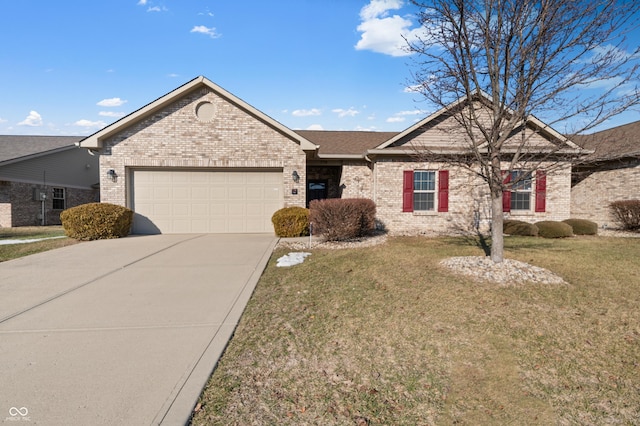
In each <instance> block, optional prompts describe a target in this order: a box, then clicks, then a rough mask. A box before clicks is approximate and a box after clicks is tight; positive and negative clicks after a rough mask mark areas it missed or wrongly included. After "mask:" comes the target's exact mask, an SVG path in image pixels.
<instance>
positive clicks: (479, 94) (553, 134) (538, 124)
mask: <svg viewBox="0 0 640 426" xmlns="http://www.w3.org/2000/svg"><path fill="white" fill-rule="evenodd" d="M472 97H473V98H477V100H478V101H480V102H482V103H483V104H491V103H492V102H493V100H492V99H491V97H490V96H489V95H488V94H487V93H485V92H483V91H481V90H478V91H476V92H474V93H473V95H472ZM466 100H467V97H466V96H463V97H461V98H460V99H458V100H456V101H454V102H451V103H450V104H449V105H447V106H445V107H443V108H440V109H439V110H438V111H436V112H435V113H433V114H431V115H429V116H428V117H426V118H424V119H423V120H420V121H418V122H417V123H416V124H414V125H413V126H411V127H409V128H407V129H405V130H404V131H402V132H400V133H398V134H397V135H395V136H393V137H392V138H390V139H389V140H387V141H385V142H384V143H382V144H380V145H378V146H377V147H375V148H374V149H372V150H370V151H369V153H370V154H381V153H383V150H385V149H386V148H388V147H390V146H392V145H393V144H394V143H396V142H398V141H400V140H401V139H403V138H406V137H409V136H410V135H412V134H413V133H416V132H420V131H421V130H422V129H423V128H424V127H426V126H429V125H431V124H434V123H435V122H436V121H437V120H438V119H442V118H444V117H445V116H446V115H447V114H448V113H449V112H450V111H451V110H453V109H455V108H457V107H458V106H460V105H462V104H463V103H464V102H466ZM507 112H509V113H510V114H511V113H512V110H511V109H509V110H507ZM525 122H526V125H527V126H529V127H530V128H533V129H535V130H537V131H538V132H540V133H541V134H542V135H543V136H544V137H545V138H547V139H553V140H557V141H558V142H560V143H561V144H564V145H565V146H566V148H565V149H564V150H563V151H565V150H569V151H572V152H575V151H580V150H581V147H580V146H578V145H576V144H575V143H573V142H572V141H570V140H569V139H568V138H567V137H566V136H565V135H563V134H562V133H560V132H558V131H556V130H554V129H553V128H552V127H550V126H548V125H546V124H545V123H543V122H542V121H541V120H539V119H538V118H536V117H535V116H533V115H529V116H528V117H527V118H526V120H525ZM516 127H517V126H516ZM440 150H443V149H442V148H440ZM455 150H456V148H453V149H444V150H443V151H451V152H455ZM394 151H396V152H397V153H401V152H404V151H407V150H406V149H405V150H403V149H402V148H400V149H394ZM384 152H389V150H386V151H384ZM411 152H415V150H414V149H412V150H411Z"/></svg>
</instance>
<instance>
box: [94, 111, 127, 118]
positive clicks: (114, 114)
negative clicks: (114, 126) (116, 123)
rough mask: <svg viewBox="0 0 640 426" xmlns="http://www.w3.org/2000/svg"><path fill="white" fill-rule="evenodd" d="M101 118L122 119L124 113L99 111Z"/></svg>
mask: <svg viewBox="0 0 640 426" xmlns="http://www.w3.org/2000/svg"><path fill="white" fill-rule="evenodd" d="M98 115H99V116H101V117H112V118H120V117H124V112H116V111H100V112H99V113H98Z"/></svg>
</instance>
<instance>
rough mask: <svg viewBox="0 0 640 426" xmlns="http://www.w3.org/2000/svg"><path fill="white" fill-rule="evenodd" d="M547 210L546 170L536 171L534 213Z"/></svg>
mask: <svg viewBox="0 0 640 426" xmlns="http://www.w3.org/2000/svg"><path fill="white" fill-rule="evenodd" d="M545 211H547V172H545V171H544V170H538V171H537V172H536V213H544V212H545Z"/></svg>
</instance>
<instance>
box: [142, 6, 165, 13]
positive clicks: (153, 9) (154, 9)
mask: <svg viewBox="0 0 640 426" xmlns="http://www.w3.org/2000/svg"><path fill="white" fill-rule="evenodd" d="M168 11H169V9H167V8H166V7H165V6H152V7H150V8H149V9H147V12H168Z"/></svg>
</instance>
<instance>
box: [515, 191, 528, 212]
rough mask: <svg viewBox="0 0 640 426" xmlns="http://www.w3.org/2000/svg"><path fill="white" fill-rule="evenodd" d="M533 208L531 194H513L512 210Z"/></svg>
mask: <svg viewBox="0 0 640 426" xmlns="http://www.w3.org/2000/svg"><path fill="white" fill-rule="evenodd" d="M530 208H531V193H530V192H512V193H511V210H529V209H530Z"/></svg>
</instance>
